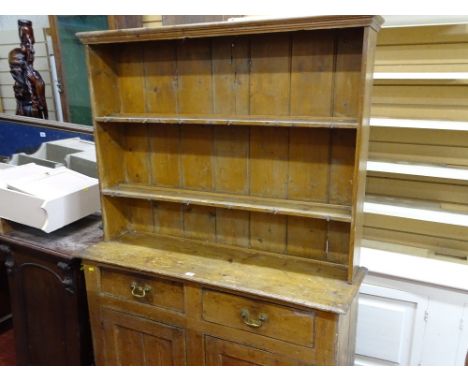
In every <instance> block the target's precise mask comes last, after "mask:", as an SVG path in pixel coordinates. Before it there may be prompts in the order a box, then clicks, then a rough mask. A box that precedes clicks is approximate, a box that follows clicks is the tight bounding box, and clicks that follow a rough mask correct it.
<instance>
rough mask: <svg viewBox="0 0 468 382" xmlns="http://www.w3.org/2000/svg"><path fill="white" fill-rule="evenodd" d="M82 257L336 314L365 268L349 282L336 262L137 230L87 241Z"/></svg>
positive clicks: (341, 310)
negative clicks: (115, 237)
mask: <svg viewBox="0 0 468 382" xmlns="http://www.w3.org/2000/svg"><path fill="white" fill-rule="evenodd" d="M82 258H83V259H84V260H85V261H86V260H90V261H96V262H99V263H102V264H108V265H111V266H117V267H122V268H125V269H130V270H135V271H138V272H141V273H147V274H150V275H160V276H165V277H169V278H175V279H178V280H181V279H182V280H184V281H188V282H196V283H198V284H202V285H206V286H210V287H215V288H221V289H225V290H230V291H237V292H240V293H245V294H248V295H254V296H258V297H261V298H266V299H269V300H273V301H279V302H283V303H284V302H286V303H287V304H290V305H297V306H301V307H306V308H313V309H319V310H324V311H330V312H333V313H338V314H342V313H346V312H347V311H348V309H349V306H350V304H351V302H352V300H353V297H354V296H355V295H356V293H357V292H358V289H359V285H360V284H361V282H362V279H363V277H364V275H365V273H366V270H365V268H359V271H358V272H357V274H356V276H355V278H354V282H353V284H349V283H348V282H346V281H344V280H339V279H337V278H334V277H339V273H340V272H341V273H343V272H344V270H343V269H342V268H341V267H340V266H337V267H336V269H334V270H331V269H330V265H329V264H324V265H323V266H320V265H317V264H316V263H315V264H311V263H308V262H307V261H303V260H302V259H300V258H284V257H281V256H274V255H272V254H265V253H262V251H257V250H250V249H248V250H246V249H242V250H239V249H238V248H235V247H230V246H221V245H219V244H216V245H215V244H210V243H200V242H196V241H194V240H187V239H178V238H174V237H167V236H164V235H156V234H152V235H150V234H140V233H133V234H127V235H124V236H122V238H121V240H119V241H117V240H116V241H108V242H102V243H99V244H97V245H94V246H92V247H89V248H88V249H87V250H86V251H85V252H84V253H82ZM333 273H336V275H333Z"/></svg>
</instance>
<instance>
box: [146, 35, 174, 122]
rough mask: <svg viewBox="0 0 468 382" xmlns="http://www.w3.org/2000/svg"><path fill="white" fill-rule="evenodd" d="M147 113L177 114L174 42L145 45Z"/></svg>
mask: <svg viewBox="0 0 468 382" xmlns="http://www.w3.org/2000/svg"><path fill="white" fill-rule="evenodd" d="M144 60H145V64H144V67H145V68H144V69H145V95H146V112H147V113H159V114H165V113H167V114H176V113H177V61H176V45H175V44H174V43H173V42H165V41H162V42H157V43H154V42H151V43H146V44H145V45H144Z"/></svg>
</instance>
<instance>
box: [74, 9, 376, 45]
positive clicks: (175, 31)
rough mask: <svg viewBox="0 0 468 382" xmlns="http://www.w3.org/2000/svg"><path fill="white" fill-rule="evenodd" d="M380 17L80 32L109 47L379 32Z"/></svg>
mask: <svg viewBox="0 0 468 382" xmlns="http://www.w3.org/2000/svg"><path fill="white" fill-rule="evenodd" d="M383 21H384V20H383V18H382V17H380V16H357V15H344V16H316V17H297V18H287V19H284V18H283V19H263V20H253V21H252V20H247V21H245V20H241V21H231V22H215V23H200V24H186V25H174V26H165V27H158V28H133V29H121V30H113V31H97V32H81V33H77V36H78V38H79V39H80V40H81V42H82V43H84V44H109V43H120V42H133V41H138V42H141V41H157V40H180V39H185V38H202V37H218V36H234V35H235V36H238V35H246V34H259V33H275V32H294V31H300V30H315V29H332V28H356V27H371V28H373V29H375V30H376V31H378V30H379V29H380V27H381V25H382V24H383Z"/></svg>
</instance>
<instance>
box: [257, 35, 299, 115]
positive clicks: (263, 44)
mask: <svg viewBox="0 0 468 382" xmlns="http://www.w3.org/2000/svg"><path fill="white" fill-rule="evenodd" d="M290 39H291V35H290V34H284V33H283V34H278V35H262V36H254V37H252V38H251V45H252V48H251V54H252V56H251V62H252V64H251V71H250V114H252V115H289V102H290V98H289V90H290V89H289V88H290V80H291V78H290V77H291V52H290Z"/></svg>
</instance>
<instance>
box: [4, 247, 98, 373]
mask: <svg viewBox="0 0 468 382" xmlns="http://www.w3.org/2000/svg"><path fill="white" fill-rule="evenodd" d="M5 266H6V270H7V274H8V281H9V289H10V293H11V294H10V298H11V309H12V314H13V327H14V331H15V344H16V360H17V364H18V366H28V365H31V366H77V365H90V364H92V359H93V357H92V351H91V334H90V328H89V321H88V316H87V309H88V307H87V302H86V294H85V291H84V279H83V276H82V273H81V272H80V270H79V268H80V265H79V261H78V260H77V259H74V260H70V261H69V260H66V259H64V258H62V257H60V256H53V255H51V254H49V253H47V252H45V251H44V252H42V251H39V250H38V251H36V250H32V249H30V248H27V247H23V246H20V245H12V247H11V253H10V255H9V256H7V259H6V261H5Z"/></svg>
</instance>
